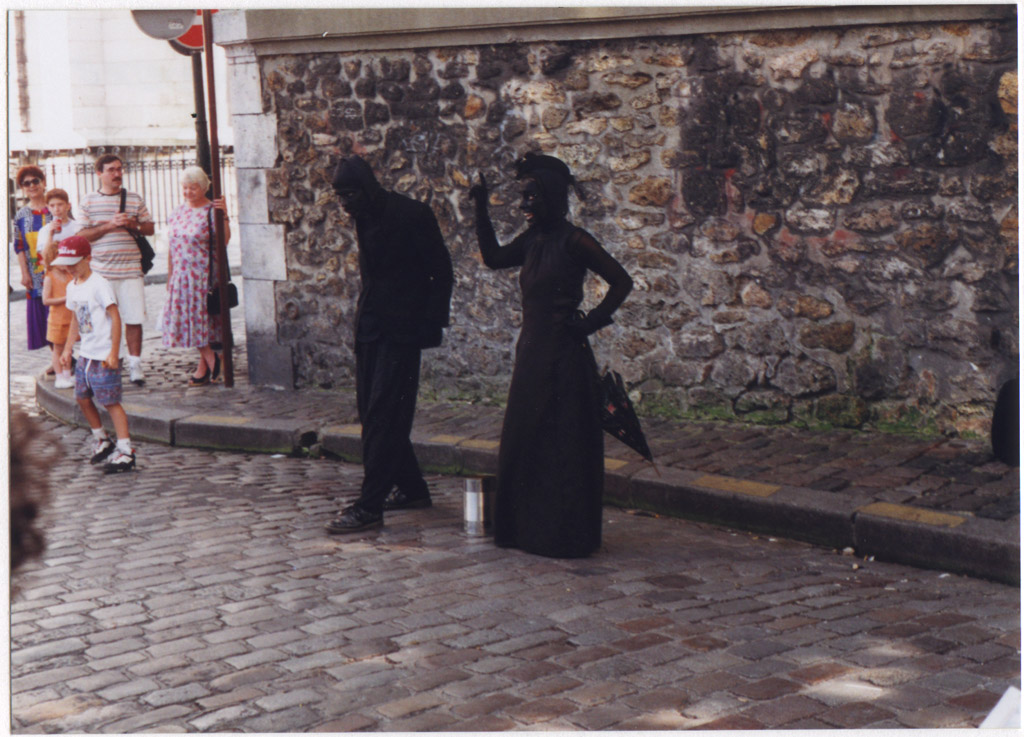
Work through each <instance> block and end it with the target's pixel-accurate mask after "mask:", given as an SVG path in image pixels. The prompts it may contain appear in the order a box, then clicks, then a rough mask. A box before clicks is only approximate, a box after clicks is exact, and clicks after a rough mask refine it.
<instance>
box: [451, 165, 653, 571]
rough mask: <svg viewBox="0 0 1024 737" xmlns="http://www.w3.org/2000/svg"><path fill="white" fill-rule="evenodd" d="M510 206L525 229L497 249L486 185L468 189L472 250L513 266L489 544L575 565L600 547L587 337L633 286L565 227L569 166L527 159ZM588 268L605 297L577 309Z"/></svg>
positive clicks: (582, 234) (495, 264) (595, 395)
mask: <svg viewBox="0 0 1024 737" xmlns="http://www.w3.org/2000/svg"><path fill="white" fill-rule="evenodd" d="M516 169H517V177H518V178H519V179H521V180H523V189H522V195H523V200H522V204H521V205H520V209H522V211H523V212H524V214H525V216H526V221H527V224H528V227H527V229H526V231H525V232H523V233H521V234H519V236H517V237H516V238H515V240H513V241H512V243H511V244H509V245H508V246H505V247H502V246H500V245H499V244H498V240H497V237H496V236H495V233H494V227H493V225H492V224H491V219H490V216H489V215H488V212H487V200H488V192H487V184H486V182H485V181H484V178H483V175H481V176H480V183H479V184H477V185H475V186H474V187H472V188H471V189H470V192H469V195H470V197H471V198H472V199H473V201H474V203H475V205H476V229H477V238H478V239H479V242H480V253H481V255H482V256H483V260H484V263H485V264H486V265H487V266H488V267H489V268H491V269H506V268H512V267H516V266H518V267H521V271H520V272H519V285H520V288H521V289H522V295H523V299H522V304H523V323H522V329H521V331H520V334H519V341H518V343H517V344H516V363H515V368H514V370H513V372H512V384H511V386H510V387H509V393H508V406H507V409H506V411H505V422H504V425H503V427H502V432H501V448H500V450H499V455H498V491H497V500H496V508H495V515H494V516H495V542H496V544H497V545H499V546H502V547H516V548H520V549H522V550H525V551H527V552H530V553H536V554H538V555H546V556H549V557H553V558H582V557H585V556H587V555H590V554H591V553H592V552H594V551H595V550H597V548H598V547H600V545H601V501H602V499H601V497H602V492H603V485H604V440H603V436H602V430H601V418H600V408H599V401H600V399H599V392H600V389H599V384H598V377H597V372H596V368H595V363H594V357H593V354H592V353H591V350H590V344H589V343H588V341H587V336H588V335H590V334H591V333H593V332H594V331H596V330H598V329H600V328H602V327H604V326H606V325H610V324H611V322H612V318H611V316H612V313H613V312H615V310H616V309H617V308H618V307H619V305H620V304H622V301H623V300H624V299H625V298H626V295H627V294H629V292H630V290H631V289H632V288H633V280H632V279H630V277H629V275H628V274H627V273H626V271H625V270H624V269H623V268H622V266H621V265H619V263H618V262H617V261H616V260H615V259H614V258H612V257H611V256H610V255H609V254H608V252H607V251H605V250H604V249H603V248H601V246H600V245H599V244H598V243H597V241H596V240H594V238H593V236H591V235H590V234H589V233H587V232H586V231H585V230H583V229H581V228H577V227H576V226H574V225H573V224H572V223H570V222H568V220H566V215H567V214H568V212H569V197H568V194H569V187H570V185H571V184H573V179H572V175H571V173H570V172H569V168H568V167H567V166H566V165H565V164H564V163H563V162H562V161H560V160H558V159H556V158H554V157H551V156H540V155H529V154H528V155H527V156H526V158H524V159H523V160H521V161H520V162H519V163H518V164H517V165H516ZM588 270H590V271H593V272H594V273H596V274H597V275H598V276H600V277H601V278H602V279H604V280H605V281H606V282H608V285H609V289H608V292H607V294H606V295H605V297H604V299H603V300H602V301H601V303H600V304H599V305H597V306H596V307H595V308H594V309H593V310H591V311H590V312H589V313H588V314H586V315H584V314H583V313H582V312H580V311H579V309H578V308H579V306H580V303H581V302H582V301H583V282H584V279H585V277H586V274H587V271H588Z"/></svg>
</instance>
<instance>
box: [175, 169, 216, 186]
mask: <svg viewBox="0 0 1024 737" xmlns="http://www.w3.org/2000/svg"><path fill="white" fill-rule="evenodd" d="M181 183H182V184H198V185H199V186H200V187H202V188H203V189H204V190H206V189H209V188H210V178H209V177H208V176H206V172H205V171H203V170H202V169H201V168H199V167H198V166H190V167H188V168H187V169H185V171H183V172H182V173H181Z"/></svg>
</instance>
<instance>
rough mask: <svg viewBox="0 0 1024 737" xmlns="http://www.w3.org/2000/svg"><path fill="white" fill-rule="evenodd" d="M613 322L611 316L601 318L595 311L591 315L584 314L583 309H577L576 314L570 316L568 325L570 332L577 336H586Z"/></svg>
mask: <svg viewBox="0 0 1024 737" xmlns="http://www.w3.org/2000/svg"><path fill="white" fill-rule="evenodd" d="M611 324H612V319H611V318H605V319H603V320H602V319H601V318H599V317H596V316H595V315H594V314H593V313H590V314H589V315H586V314H584V313H583V312H582V311H581V310H577V311H576V314H575V315H573V316H572V317H571V318H569V322H568V323H567V324H566V327H567V328H568V329H569V332H570V333H572V334H573V336H575V337H577V338H586V337H587V336H588V335H591V334H592V333H596V332H597V331H598V330H600V329H601V328H603V327H606V326H608V325H611Z"/></svg>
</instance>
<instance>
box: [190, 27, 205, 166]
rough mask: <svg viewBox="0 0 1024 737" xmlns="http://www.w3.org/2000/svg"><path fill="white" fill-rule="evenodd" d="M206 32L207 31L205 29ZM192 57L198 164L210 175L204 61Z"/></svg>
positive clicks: (198, 56)
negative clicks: (204, 94) (204, 93)
mask: <svg viewBox="0 0 1024 737" xmlns="http://www.w3.org/2000/svg"><path fill="white" fill-rule="evenodd" d="M204 32H205V29H204ZM189 56H191V57H192V90H193V93H194V94H195V107H196V113H195V115H196V163H197V164H198V165H199V168H200V169H202V170H203V171H205V172H206V173H207V174H209V173H210V139H209V138H208V137H207V135H206V101H205V100H203V61H202V55H201V54H189Z"/></svg>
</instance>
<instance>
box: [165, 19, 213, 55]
mask: <svg viewBox="0 0 1024 737" xmlns="http://www.w3.org/2000/svg"><path fill="white" fill-rule="evenodd" d="M216 12H217V11H216V10H211V11H210V13H211V14H212V13H216ZM191 23H192V25H191V27H190V28H188V29H187V30H186V31H185V32H184V33H182V34H181V35H179V36H177V37H176V38H175V41H177V42H178V43H179V44H181V45H182V46H184V47H186V48H188V49H195V50H196V51H202V50H203V11H201V10H197V11H196V12H195V15H194V16H193V17H192V20H191Z"/></svg>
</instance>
